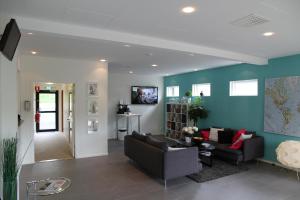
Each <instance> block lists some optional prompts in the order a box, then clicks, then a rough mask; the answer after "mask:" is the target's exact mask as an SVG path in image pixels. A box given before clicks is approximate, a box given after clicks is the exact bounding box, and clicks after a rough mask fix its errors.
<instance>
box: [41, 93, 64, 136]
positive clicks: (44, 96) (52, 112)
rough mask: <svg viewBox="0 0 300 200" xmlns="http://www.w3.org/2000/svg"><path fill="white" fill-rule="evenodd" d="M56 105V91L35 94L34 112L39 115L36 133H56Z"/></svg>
mask: <svg viewBox="0 0 300 200" xmlns="http://www.w3.org/2000/svg"><path fill="white" fill-rule="evenodd" d="M58 104H59V102H58V90H55V91H50V90H40V91H38V92H36V112H37V113H38V114H39V123H36V132H37V133H39V132H55V131H58V107H59V105H58Z"/></svg>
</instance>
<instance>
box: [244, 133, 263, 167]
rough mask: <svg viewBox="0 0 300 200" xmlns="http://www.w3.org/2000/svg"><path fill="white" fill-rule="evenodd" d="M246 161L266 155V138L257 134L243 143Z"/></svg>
mask: <svg viewBox="0 0 300 200" xmlns="http://www.w3.org/2000/svg"><path fill="white" fill-rule="evenodd" d="M243 155H244V161H249V160H253V159H255V158H260V157H263V156H264V138H263V137H261V136H255V137H253V138H250V139H247V140H245V141H244V143H243Z"/></svg>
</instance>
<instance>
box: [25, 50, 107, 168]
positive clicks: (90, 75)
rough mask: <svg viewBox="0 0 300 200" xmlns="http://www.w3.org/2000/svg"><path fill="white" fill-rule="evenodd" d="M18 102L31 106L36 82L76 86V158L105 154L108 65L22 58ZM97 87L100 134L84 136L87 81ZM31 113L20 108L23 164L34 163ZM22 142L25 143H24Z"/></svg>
mask: <svg viewBox="0 0 300 200" xmlns="http://www.w3.org/2000/svg"><path fill="white" fill-rule="evenodd" d="M20 76H21V88H20V89H21V91H20V95H21V101H22V102H24V101H25V100H30V101H31V102H32V105H33V101H34V99H33V97H32V96H33V84H34V83H35V82H56V83H74V84H75V92H74V98H75V105H74V114H75V117H74V120H75V157H76V158H81V157H90V156H99V155H106V154H107V76H108V73H107V64H105V63H100V62H96V61H84V60H70V59H57V58H47V57H39V56H22V57H21V75H20ZM89 81H93V82H94V81H96V82H98V84H99V90H100V94H101V95H100V97H99V99H98V100H99V105H101V106H100V113H101V115H100V116H98V117H97V118H98V119H99V121H100V126H101V128H100V133H99V134H93V135H89V134H88V133H87V120H88V115H87V82H89ZM33 110H34V109H31V111H30V112H25V111H24V109H21V115H22V117H23V119H24V120H25V121H24V124H23V128H22V133H21V135H22V137H23V138H24V139H23V148H22V151H23V152H25V151H26V148H27V147H29V150H28V152H27V153H26V156H25V160H24V163H33V162H34V145H33V143H32V139H33V133H34V129H33V125H34V121H33V115H34V113H33ZM24 141H25V142H24Z"/></svg>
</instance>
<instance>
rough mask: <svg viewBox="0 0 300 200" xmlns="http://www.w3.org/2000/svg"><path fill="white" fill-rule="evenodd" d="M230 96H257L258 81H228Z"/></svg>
mask: <svg viewBox="0 0 300 200" xmlns="http://www.w3.org/2000/svg"><path fill="white" fill-rule="evenodd" d="M229 95H230V96H257V95H258V80H257V79H252V80H241V81H230V85H229Z"/></svg>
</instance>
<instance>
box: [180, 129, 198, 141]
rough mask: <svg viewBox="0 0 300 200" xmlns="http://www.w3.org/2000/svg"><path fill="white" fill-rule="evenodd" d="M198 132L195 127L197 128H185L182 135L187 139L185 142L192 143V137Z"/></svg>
mask: <svg viewBox="0 0 300 200" xmlns="http://www.w3.org/2000/svg"><path fill="white" fill-rule="evenodd" d="M196 132H198V127H195V126H193V127H192V126H189V127H183V128H182V134H183V136H184V138H185V142H187V143H191V142H192V137H193V135H194V133H196Z"/></svg>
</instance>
